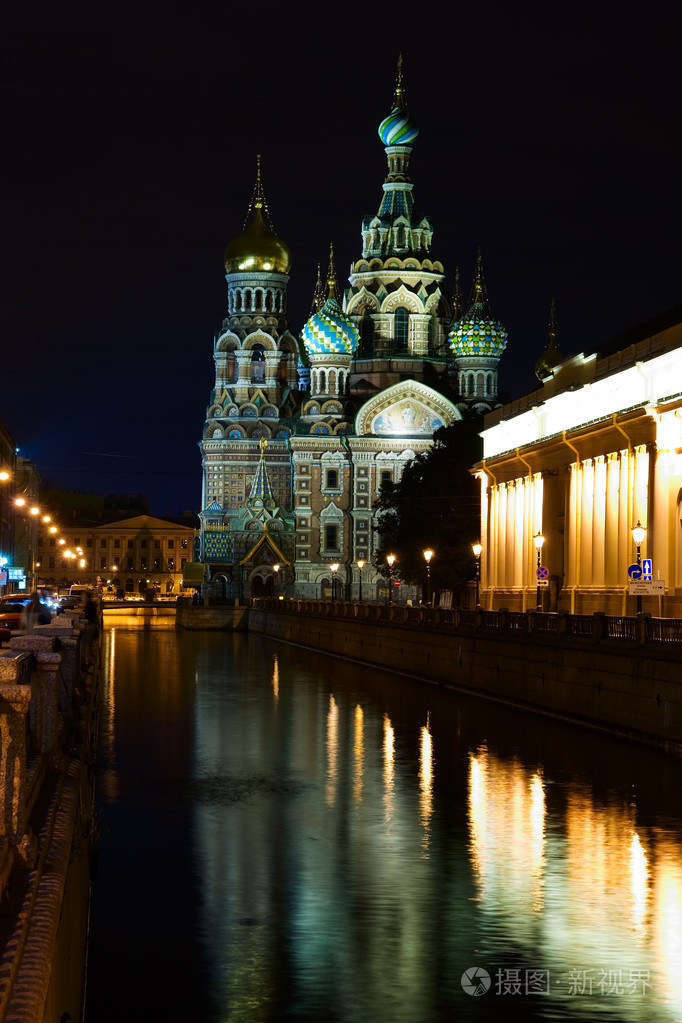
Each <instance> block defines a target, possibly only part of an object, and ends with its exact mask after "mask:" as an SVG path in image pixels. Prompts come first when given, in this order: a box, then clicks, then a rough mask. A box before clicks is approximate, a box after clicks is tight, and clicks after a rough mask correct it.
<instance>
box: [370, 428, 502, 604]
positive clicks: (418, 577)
mask: <svg viewBox="0 0 682 1023" xmlns="http://www.w3.org/2000/svg"><path fill="white" fill-rule="evenodd" d="M480 428H481V420H480V417H479V416H476V415H471V416H468V417H467V418H466V419H462V420H460V421H459V422H456V423H453V424H452V425H451V426H446V427H442V428H441V429H440V430H437V431H436V433H435V434H434V443H433V447H431V448H430V450H429V451H428V452H426V453H425V454H421V455H417V456H416V457H415V458H413V459H412V460H411V461H410V462H408V463H407V465H406V466H405V470H404V472H403V475H402V478H401V480H400V482H399V483H386V484H385V485H384V486H383V487H382V490H381V495H380V497H379V501H378V503H377V508H378V525H377V530H378V532H379V534H380V546H379V551H378V563H379V566H380V568H381V569H382V571H384V573H385V574H388V571H387V568H385V566H386V555H387V554H395V556H396V565H395V567H394V570H393V574H394V576H395V577H396V578H400V579H402V580H403V581H405V582H409V583H417V584H419V585H424V584H425V579H426V562H425V559H424V551H425V550H426V549H428V548H431V550H433V552H434V556H433V560H432V561H431V585H432V588H433V589H434V590H437V589H449V590H456V589H458V588H459V587H460V586H461V585H462V583H464V582H465V581H466V580H467V579H473V578H474V574H475V563H474V557H473V554H472V550H471V545H472V543H475V542H476V541H477V540H478V539H479V531H480V493H481V491H480V484H479V483H478V481H477V480H476V479H475V478H474V477H473V476H472V475H471V472H470V469H471V466H472V465H473V464H474V463H475V462H477V461H478V460H479V459H480V458H481V456H482V444H481V439H480V437H479V435H478V431H479V430H480Z"/></svg>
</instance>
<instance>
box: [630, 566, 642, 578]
mask: <svg viewBox="0 0 682 1023" xmlns="http://www.w3.org/2000/svg"><path fill="white" fill-rule="evenodd" d="M628 578H629V579H641V578H642V566H641V565H630V567H629V568H628Z"/></svg>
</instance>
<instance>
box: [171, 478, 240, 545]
mask: <svg viewBox="0 0 682 1023" xmlns="http://www.w3.org/2000/svg"><path fill="white" fill-rule="evenodd" d="M232 485H233V486H234V484H232ZM182 549H183V551H184V550H187V537H185V539H184V540H183V541H182Z"/></svg>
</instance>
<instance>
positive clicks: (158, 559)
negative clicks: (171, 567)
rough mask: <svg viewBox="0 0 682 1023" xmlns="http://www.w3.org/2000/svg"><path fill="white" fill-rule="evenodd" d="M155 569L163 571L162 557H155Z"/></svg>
mask: <svg viewBox="0 0 682 1023" xmlns="http://www.w3.org/2000/svg"><path fill="white" fill-rule="evenodd" d="M154 571H155V572H160V571H161V558H154Z"/></svg>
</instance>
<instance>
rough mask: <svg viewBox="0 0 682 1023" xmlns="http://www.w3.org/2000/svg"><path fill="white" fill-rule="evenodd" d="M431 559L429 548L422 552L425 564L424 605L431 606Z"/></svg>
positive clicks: (431, 554)
mask: <svg viewBox="0 0 682 1023" xmlns="http://www.w3.org/2000/svg"><path fill="white" fill-rule="evenodd" d="M432 557H433V551H432V550H431V548H430V547H427V549H426V550H425V551H424V561H425V562H426V603H427V604H428V605H429V606H430V605H431V558H432Z"/></svg>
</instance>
